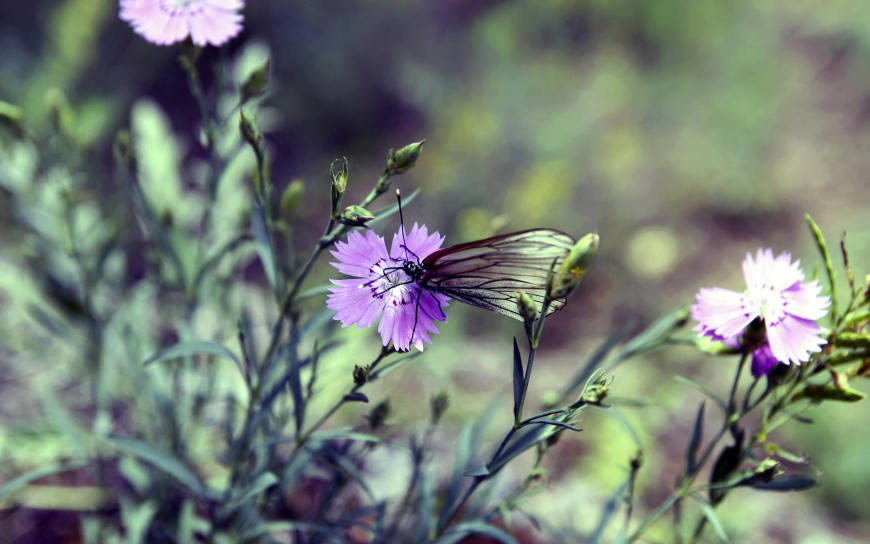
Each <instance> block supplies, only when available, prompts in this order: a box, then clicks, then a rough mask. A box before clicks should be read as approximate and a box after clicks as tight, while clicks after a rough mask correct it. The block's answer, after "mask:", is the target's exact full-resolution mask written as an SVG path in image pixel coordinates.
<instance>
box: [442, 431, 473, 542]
mask: <svg viewBox="0 0 870 544" xmlns="http://www.w3.org/2000/svg"><path fill="white" fill-rule="evenodd" d="M473 447H474V437H473V436H472V426H471V425H465V426H464V427H463V428H462V431H461V432H460V433H459V439H458V440H457V441H456V460H455V461H454V463H453V473H452V475H451V476H450V482H449V483H448V484H447V491H446V492H445V494H444V501H443V503H442V505H441V515H440V516H439V518H438V527H439V528H441V527H444V526H445V525H446V524H447V522H448V521H450V520H449V519H447V518H448V516H450V515H451V513H452V512H453V505H454V503H455V502H456V501H457V500H459V489H460V488H461V487H462V481H463V475H464V474H465V470H466V467H467V466H468V464H469V462H470V461H471V455H472V449H473Z"/></svg>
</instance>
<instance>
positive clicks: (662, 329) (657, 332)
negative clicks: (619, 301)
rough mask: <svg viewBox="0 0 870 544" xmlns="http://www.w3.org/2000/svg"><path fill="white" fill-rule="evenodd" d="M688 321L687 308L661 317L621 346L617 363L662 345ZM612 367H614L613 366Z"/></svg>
mask: <svg viewBox="0 0 870 544" xmlns="http://www.w3.org/2000/svg"><path fill="white" fill-rule="evenodd" d="M688 320H689V308H688V307H682V308H679V309H677V310H674V311H673V312H671V313H669V314H665V315H663V316H662V317H660V318H658V319H657V320H656V321H653V322H652V324H650V326H649V327H647V328H646V329H645V330H643V331H642V332H641V333H640V334H638V335H637V336H635V337H634V338H632V339H631V340H629V341H628V343H626V344H625V346H623V348H622V351H621V352H620V353H619V361H624V360H626V359H629V358H631V357H634V356H635V355H638V354H640V353H644V352H646V351H650V350H652V349H655V348H657V347H659V346H661V345H663V344H664V341H665V339H667V338H668V336H670V334H671V333H672V332H674V331H676V330H677V329H680V328H681V327H683V325H685V324H686V323H687V322H688ZM614 366H616V365H615V364H614Z"/></svg>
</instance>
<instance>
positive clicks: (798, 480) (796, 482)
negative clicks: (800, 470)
mask: <svg viewBox="0 0 870 544" xmlns="http://www.w3.org/2000/svg"><path fill="white" fill-rule="evenodd" d="M814 485H816V481H815V480H814V479H813V478H810V477H809V476H790V477H788V478H777V479H775V480H773V481H771V482H756V483H754V484H752V487H753V488H754V489H759V490H762V491H803V490H804V489H809V488H811V487H813V486H814Z"/></svg>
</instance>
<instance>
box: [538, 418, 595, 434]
mask: <svg viewBox="0 0 870 544" xmlns="http://www.w3.org/2000/svg"><path fill="white" fill-rule="evenodd" d="M538 423H540V424H543V425H553V426H554V427H562V428H564V429H569V430H571V431H577V432H580V431H582V430H583V429H581V428H580V427H574V426H573V425H569V424H567V423H565V422H564V421H558V420H555V419H536V420H534V421H530V422H529V423H528V424H529V425H536V424H538Z"/></svg>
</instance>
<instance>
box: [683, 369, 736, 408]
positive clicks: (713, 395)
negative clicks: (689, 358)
mask: <svg viewBox="0 0 870 544" xmlns="http://www.w3.org/2000/svg"><path fill="white" fill-rule="evenodd" d="M674 379H675V380H677V381H678V382H682V383H684V384H686V385H690V386H692V387H694V388H695V389H697V390H698V391H700V392H701V393H704V394H705V395H707V397H709V398H710V400H712V401H713V402H715V403H716V404H717V405H719V407H720V408H722V411H726V410H727V407H726V405H725V401H724V400H722V399H720V398H719V397H718V396H717V395H716V392H715V391H713V390H712V389H710V388H709V387H707V386H706V385H704V384H702V383H700V382H696V381H695V380H693V379H691V378H687V377H685V376H680V375H675V376H674Z"/></svg>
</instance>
